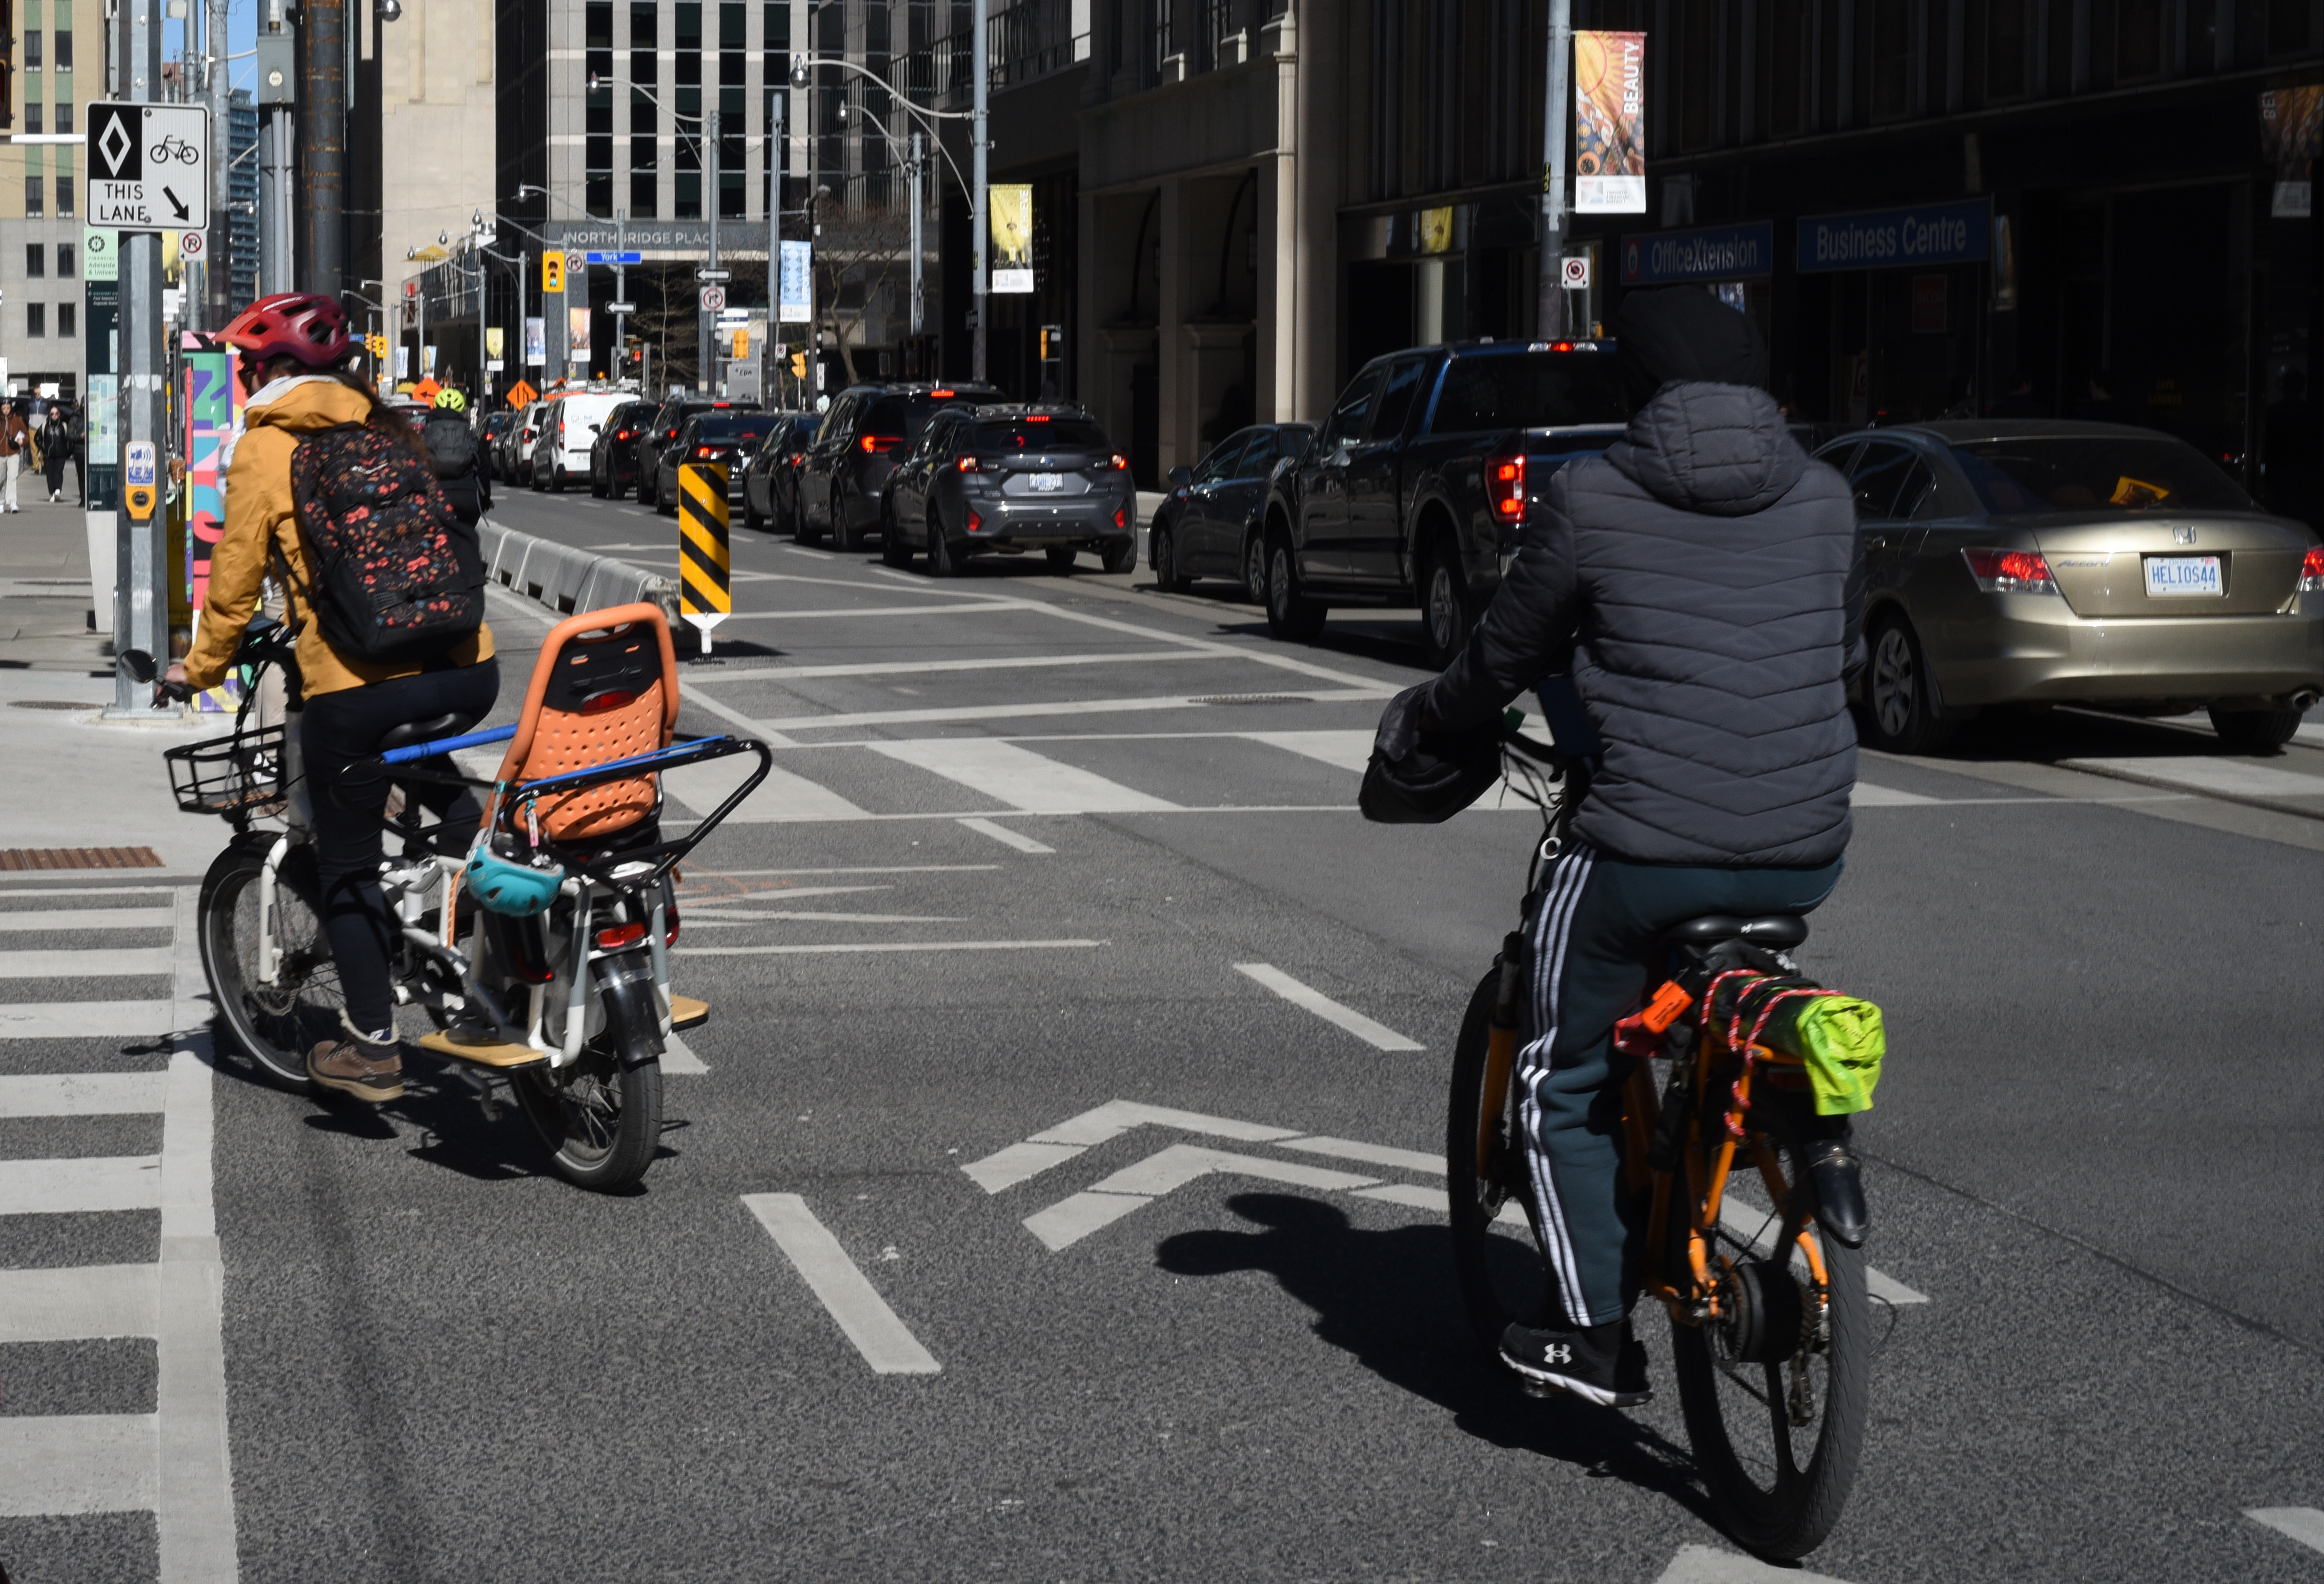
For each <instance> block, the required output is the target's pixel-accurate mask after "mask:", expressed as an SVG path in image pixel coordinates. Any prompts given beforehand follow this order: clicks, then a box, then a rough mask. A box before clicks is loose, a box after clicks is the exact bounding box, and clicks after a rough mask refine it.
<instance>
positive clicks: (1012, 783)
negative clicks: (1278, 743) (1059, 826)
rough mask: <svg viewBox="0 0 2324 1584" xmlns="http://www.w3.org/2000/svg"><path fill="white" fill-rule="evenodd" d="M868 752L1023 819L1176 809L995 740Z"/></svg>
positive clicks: (933, 742) (934, 740) (930, 742)
mask: <svg viewBox="0 0 2324 1584" xmlns="http://www.w3.org/2000/svg"><path fill="white" fill-rule="evenodd" d="M871 746H872V748H873V749H874V750H875V751H877V752H879V753H881V754H885V755H887V756H888V757H890V758H891V759H897V760H900V761H902V762H903V763H904V764H912V765H917V766H918V767H919V768H920V769H922V770H926V771H929V772H932V773H935V774H937V775H941V776H943V777H944V778H945V779H946V780H947V781H956V782H958V783H960V784H961V785H963V786H965V787H968V788H970V789H971V790H973V791H975V792H982V793H983V794H984V795H985V796H986V797H989V798H997V799H999V800H1000V801H1001V802H1004V803H1008V804H1010V805H1011V806H1013V807H1015V808H1018V809H1019V810H1022V811H1025V812H1026V813H1028V814H1117V813H1139V812H1147V811H1157V810H1167V809H1175V808H1176V807H1177V806H1178V805H1177V804H1176V803H1172V802H1167V801H1164V800H1163V799H1161V798H1157V797H1152V796H1149V795H1148V794H1147V793H1145V792H1139V791H1136V790H1135V789H1133V788H1130V787H1126V786H1123V785H1122V784H1121V783H1120V782H1115V781H1108V780H1107V779H1106V778H1105V777H1104V776H1102V775H1098V774H1094V773H1092V772H1090V771H1087V770H1084V769H1082V768H1080V767H1079V766H1078V765H1073V764H1062V763H1060V762H1059V761H1057V760H1055V759H1051V758H1048V757H1047V756H1046V755H1040V754H1036V753H1034V752H1033V751H1032V750H1031V749H1030V748H1021V747H1019V746H1017V745H1016V744H1015V743H1008V742H1002V741H1001V740H999V739H998V738H994V737H923V738H919V739H917V740H913V741H908V742H900V743H874V744H872V745H871Z"/></svg>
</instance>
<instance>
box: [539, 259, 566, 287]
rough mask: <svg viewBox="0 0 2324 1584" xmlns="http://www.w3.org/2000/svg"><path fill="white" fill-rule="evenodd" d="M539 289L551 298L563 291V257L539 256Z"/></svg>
mask: <svg viewBox="0 0 2324 1584" xmlns="http://www.w3.org/2000/svg"><path fill="white" fill-rule="evenodd" d="M540 289H541V290H542V291H543V292H548V293H549V294H550V295H552V296H558V295H562V294H563V292H564V291H565V255H563V254H561V253H544V254H542V255H540Z"/></svg>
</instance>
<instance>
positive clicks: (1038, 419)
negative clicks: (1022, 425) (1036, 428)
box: [1025, 412, 1049, 423]
mask: <svg viewBox="0 0 2324 1584" xmlns="http://www.w3.org/2000/svg"><path fill="white" fill-rule="evenodd" d="M1025 421H1026V422H1028V423H1047V422H1048V421H1049V415H1048V414H1047V413H1046V412H1028V413H1027V414H1025Z"/></svg>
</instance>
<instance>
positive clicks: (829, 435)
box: [798, 384, 1001, 551]
mask: <svg viewBox="0 0 2324 1584" xmlns="http://www.w3.org/2000/svg"><path fill="white" fill-rule="evenodd" d="M1000 397H1001V393H1000V392H999V391H997V390H995V389H993V388H992V387H991V385H980V384H950V385H941V384H862V385H850V386H848V387H847V389H845V390H844V391H842V392H840V393H839V396H838V399H837V400H836V401H835V402H833V403H832V404H831V411H830V412H826V413H825V414H824V418H823V427H822V428H821V429H819V430H817V431H816V436H815V443H814V444H813V445H811V446H809V447H808V448H807V461H806V464H805V465H804V466H803V467H801V468H799V474H798V537H799V538H800V539H801V540H802V541H804V542H807V543H813V542H815V541H816V540H818V539H820V538H822V537H823V536H824V535H825V534H826V533H828V534H830V535H831V542H832V546H833V548H834V549H836V550H851V551H852V550H860V549H862V543H863V536H864V535H865V534H866V533H877V532H878V531H879V527H880V492H881V489H882V488H883V487H885V486H886V485H887V482H888V475H889V474H890V472H892V471H894V469H895V466H896V464H897V462H898V461H899V460H901V459H902V458H903V455H904V453H905V452H906V451H908V450H909V449H911V448H912V446H913V444H914V442H916V441H917V440H918V439H919V438H920V430H921V427H922V426H923V425H925V424H926V423H927V421H928V414H929V413H931V412H935V411H936V409H937V408H939V407H942V406H945V405H947V404H948V403H954V402H993V401H998V400H999V399H1000Z"/></svg>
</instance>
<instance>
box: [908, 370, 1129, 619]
mask: <svg viewBox="0 0 2324 1584" xmlns="http://www.w3.org/2000/svg"><path fill="white" fill-rule="evenodd" d="M882 505H883V507H884V509H885V511H886V513H887V520H886V523H885V535H884V537H883V538H882V539H881V546H880V554H881V560H885V561H886V562H887V563H888V564H889V565H890V566H891V567H900V566H903V565H905V564H907V563H908V562H909V561H910V560H911V559H912V547H913V546H914V545H915V544H918V545H920V546H922V547H923V548H925V549H926V550H927V555H928V575H929V576H931V577H936V578H944V577H949V576H951V575H952V574H953V573H955V572H957V571H959V570H960V569H961V565H962V563H963V562H964V561H965V560H967V559H968V558H969V557H970V556H973V555H981V554H983V553H985V552H987V551H1001V552H1002V553H1003V554H1008V555H1016V554H1021V553H1022V552H1023V551H1028V550H1041V551H1047V553H1048V558H1049V568H1050V570H1052V571H1056V572H1070V571H1072V570H1073V569H1074V554H1075V552H1076V551H1084V550H1090V551H1096V552H1097V553H1098V554H1099V556H1101V557H1102V558H1103V560H1104V562H1105V570H1107V571H1109V572H1126V571H1128V570H1130V568H1131V567H1133V566H1135V565H1136V564H1137V561H1138V523H1137V511H1138V497H1137V493H1136V488H1135V486H1133V485H1132V484H1131V482H1130V459H1129V458H1127V457H1125V456H1123V455H1122V454H1121V453H1120V452H1119V451H1117V450H1115V449H1113V446H1112V444H1111V442H1110V441H1109V440H1107V439H1106V438H1105V431H1104V430H1103V429H1102V428H1101V427H1099V425H1098V421H1097V420H1096V419H1094V418H1093V417H1091V416H1090V415H1089V412H1088V410H1087V409H1086V408H1083V407H1077V406H1070V405H1053V404H1048V403H1043V404H1039V405H1030V406H1028V405H1025V404H1022V403H1010V404H1009V405H1006V406H999V405H995V406H983V407H969V406H955V407H946V408H944V409H943V410H941V411H939V412H937V413H936V416H935V417H933V418H931V419H930V420H929V421H928V426H927V432H926V433H925V434H923V435H922V436H921V437H920V442H919V444H918V445H916V446H914V447H913V448H912V450H911V454H910V455H908V457H906V458H905V459H904V461H903V463H902V465H901V466H899V468H897V469H896V470H895V474H894V476H893V477H890V479H889V480H888V490H887V498H886V499H885V501H884V502H883V503H882Z"/></svg>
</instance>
